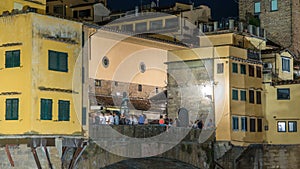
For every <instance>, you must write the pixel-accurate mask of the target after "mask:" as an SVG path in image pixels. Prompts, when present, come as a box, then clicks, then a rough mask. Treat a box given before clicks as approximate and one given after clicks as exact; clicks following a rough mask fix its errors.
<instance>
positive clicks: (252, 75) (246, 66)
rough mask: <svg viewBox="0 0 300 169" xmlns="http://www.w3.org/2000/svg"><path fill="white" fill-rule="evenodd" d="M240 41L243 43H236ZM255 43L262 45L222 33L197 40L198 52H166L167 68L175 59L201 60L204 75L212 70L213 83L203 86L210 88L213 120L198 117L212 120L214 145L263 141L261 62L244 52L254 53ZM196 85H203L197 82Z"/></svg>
mask: <svg viewBox="0 0 300 169" xmlns="http://www.w3.org/2000/svg"><path fill="white" fill-rule="evenodd" d="M241 40H242V41H243V43H239V42H240V41H241ZM256 41H261V44H264V40H263V39H260V38H253V37H252V36H248V35H247V34H246V35H242V34H240V33H234V32H231V31H229V32H228V31H227V32H226V31H225V32H223V33H218V34H215V33H212V34H207V35H206V36H200V48H194V49H188V50H178V51H171V52H170V55H169V59H168V64H169V65H170V64H171V63H176V61H179V60H178V59H180V60H181V61H184V62H186V63H188V62H193V61H194V62H195V63H196V62H198V61H199V60H201V61H202V62H203V64H204V65H206V70H207V71H208V74H210V73H209V69H210V67H211V65H212V66H213V68H212V70H211V72H212V76H211V79H210V80H211V82H213V83H208V84H205V85H206V86H207V85H209V84H213V85H212V86H211V88H212V89H211V91H210V92H211V93H212V96H211V97H212V101H213V103H214V112H215V114H214V117H213V116H211V115H209V113H208V114H207V111H201V110H200V112H199V113H201V115H200V117H201V116H202V118H203V119H202V120H205V119H206V118H207V117H209V116H210V117H209V118H215V125H216V126H215V127H216V140H217V141H229V142H231V143H232V144H234V145H248V144H251V143H262V142H263V141H264V128H263V126H264V123H265V118H264V115H263V106H262V103H263V97H262V96H263V93H264V91H263V88H262V62H261V61H260V59H259V57H258V56H259V55H257V54H258V53H255V52H251V50H248V49H252V48H253V49H255V48H254V46H255V45H254V44H255V43H256ZM209 62H210V63H209ZM208 63H209V64H208ZM196 76H201V75H200V74H199V75H198V74H197V75H196ZM201 77H205V76H203V75H202V76H201ZM202 80H203V79H202ZM198 83H199V85H203V82H202V81H201V79H200V80H198ZM202 91H203V90H202ZM204 92H205V91H204ZM173 99H174V98H173ZM175 100H176V99H175ZM198 117H199V116H198Z"/></svg>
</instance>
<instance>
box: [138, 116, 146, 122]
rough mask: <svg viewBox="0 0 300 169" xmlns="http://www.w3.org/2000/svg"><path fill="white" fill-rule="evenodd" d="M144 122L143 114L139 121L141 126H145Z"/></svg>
mask: <svg viewBox="0 0 300 169" xmlns="http://www.w3.org/2000/svg"><path fill="white" fill-rule="evenodd" d="M144 122H145V117H144V115H143V114H140V116H139V121H138V123H139V125H143V124H144Z"/></svg>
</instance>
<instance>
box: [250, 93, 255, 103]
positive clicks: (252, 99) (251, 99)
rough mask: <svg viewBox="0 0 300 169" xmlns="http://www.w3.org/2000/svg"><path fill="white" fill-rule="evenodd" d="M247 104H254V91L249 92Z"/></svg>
mask: <svg viewBox="0 0 300 169" xmlns="http://www.w3.org/2000/svg"><path fill="white" fill-rule="evenodd" d="M249 103H253V104H254V90H249Z"/></svg>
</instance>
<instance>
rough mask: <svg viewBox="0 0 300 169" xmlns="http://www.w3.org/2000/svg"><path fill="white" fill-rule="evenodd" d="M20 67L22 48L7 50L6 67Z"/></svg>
mask: <svg viewBox="0 0 300 169" xmlns="http://www.w3.org/2000/svg"><path fill="white" fill-rule="evenodd" d="M12 67H20V50H13V51H6V52H5V68H12Z"/></svg>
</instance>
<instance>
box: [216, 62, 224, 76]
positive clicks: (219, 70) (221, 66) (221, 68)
mask: <svg viewBox="0 0 300 169" xmlns="http://www.w3.org/2000/svg"><path fill="white" fill-rule="evenodd" d="M223 73H224V63H218V64H217V74H223Z"/></svg>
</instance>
